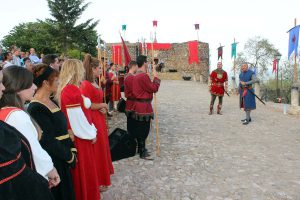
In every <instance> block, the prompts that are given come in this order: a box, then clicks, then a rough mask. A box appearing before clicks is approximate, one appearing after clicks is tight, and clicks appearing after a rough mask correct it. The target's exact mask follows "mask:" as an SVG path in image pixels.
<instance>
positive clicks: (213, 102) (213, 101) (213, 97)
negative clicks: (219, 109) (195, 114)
mask: <svg viewBox="0 0 300 200" xmlns="http://www.w3.org/2000/svg"><path fill="white" fill-rule="evenodd" d="M218 97H219V105H222V103H223V96H218ZM216 98H217V95H213V94H212V95H211V99H210V105H211V106H214V104H215V101H216Z"/></svg>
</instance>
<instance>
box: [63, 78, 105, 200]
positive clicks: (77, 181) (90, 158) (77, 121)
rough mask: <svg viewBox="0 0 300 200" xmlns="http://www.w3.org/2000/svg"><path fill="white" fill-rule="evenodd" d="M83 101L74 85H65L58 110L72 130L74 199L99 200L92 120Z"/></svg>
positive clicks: (94, 131) (94, 130)
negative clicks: (74, 152)
mask: <svg viewBox="0 0 300 200" xmlns="http://www.w3.org/2000/svg"><path fill="white" fill-rule="evenodd" d="M87 107H88V106H87V105H85V104H84V100H83V96H82V94H81V92H80V90H79V88H78V87H77V86H75V85H72V84H69V85H66V86H65V87H64V88H63V90H62V92H61V110H62V112H63V113H64V114H65V116H66V118H67V123H68V129H71V130H72V131H73V133H74V136H75V140H74V144H75V147H76V149H77V159H78V162H77V163H76V166H75V168H74V169H72V170H71V172H72V176H73V184H74V190H75V196H76V200H99V199H100V191H99V183H98V179H97V171H96V165H95V156H94V154H95V153H94V145H95V144H92V140H93V139H94V138H96V134H97V133H96V131H97V130H96V128H95V127H94V125H93V124H92V120H91V117H90V115H89V113H88V109H87Z"/></svg>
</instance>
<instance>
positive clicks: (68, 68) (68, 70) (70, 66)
mask: <svg viewBox="0 0 300 200" xmlns="http://www.w3.org/2000/svg"><path fill="white" fill-rule="evenodd" d="M84 73H85V72H84V68H83V65H82V62H81V61H80V60H78V59H69V60H66V61H65V62H64V64H63V65H62V69H61V71H60V75H59V85H58V89H57V93H56V99H57V101H58V102H59V104H60V97H61V92H62V90H63V89H64V87H65V86H66V85H68V84H73V85H76V86H79V84H80V82H81V81H82V80H83V78H84Z"/></svg>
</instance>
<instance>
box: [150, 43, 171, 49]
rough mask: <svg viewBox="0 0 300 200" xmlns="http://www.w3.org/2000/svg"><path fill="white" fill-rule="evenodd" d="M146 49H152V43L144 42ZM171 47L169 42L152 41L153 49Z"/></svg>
mask: <svg viewBox="0 0 300 200" xmlns="http://www.w3.org/2000/svg"><path fill="white" fill-rule="evenodd" d="M146 46H147V49H148V50H152V43H146ZM169 49H171V44H170V43H156V42H155V43H153V50H169Z"/></svg>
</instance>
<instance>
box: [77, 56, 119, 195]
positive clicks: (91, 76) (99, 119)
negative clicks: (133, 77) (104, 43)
mask: <svg viewBox="0 0 300 200" xmlns="http://www.w3.org/2000/svg"><path fill="white" fill-rule="evenodd" d="M83 65H84V68H85V80H84V81H83V82H82V83H81V86H80V90H81V93H82V94H83V95H84V96H85V97H87V98H89V99H90V100H91V102H92V105H91V109H90V110H89V111H90V113H91V116H92V123H93V124H94V125H95V126H96V128H97V130H98V131H97V143H96V144H95V145H94V149H95V161H96V168H97V172H98V179H99V183H100V189H101V190H102V191H104V190H106V189H107V188H108V186H110V184H111V182H110V175H111V174H113V173H114V168H113V165H112V161H111V155H110V147H109V142H108V132H107V126H106V119H105V114H106V112H107V109H108V107H107V104H106V103H103V92H102V90H101V88H100V86H99V85H98V84H97V82H96V79H97V78H98V77H99V76H100V75H101V72H102V70H101V67H100V63H99V61H98V60H97V59H96V58H93V57H91V55H90V54H86V56H85V58H84V61H83Z"/></svg>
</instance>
